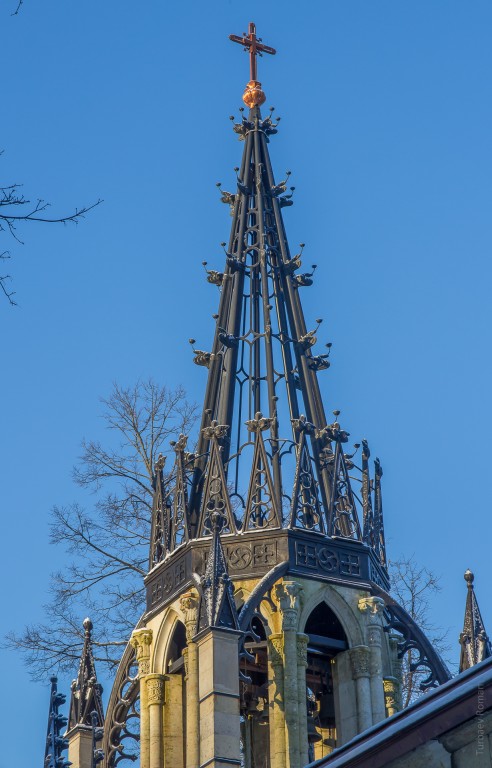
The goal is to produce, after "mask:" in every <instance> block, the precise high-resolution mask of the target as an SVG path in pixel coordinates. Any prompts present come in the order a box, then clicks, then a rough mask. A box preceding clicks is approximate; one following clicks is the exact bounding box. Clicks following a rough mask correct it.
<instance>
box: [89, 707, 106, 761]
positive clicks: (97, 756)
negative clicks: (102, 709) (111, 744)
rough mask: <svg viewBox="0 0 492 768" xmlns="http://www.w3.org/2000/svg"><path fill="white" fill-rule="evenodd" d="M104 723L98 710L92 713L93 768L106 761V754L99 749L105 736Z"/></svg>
mask: <svg viewBox="0 0 492 768" xmlns="http://www.w3.org/2000/svg"><path fill="white" fill-rule="evenodd" d="M102 724H103V723H102V721H101V719H100V715H99V713H98V712H97V710H95V709H94V710H93V711H92V712H91V727H92V745H91V768H96V765H98V763H100V762H101V761H102V760H104V752H103V750H102V749H99V748H98V746H97V745H98V743H99V742H100V741H101V739H102V737H103V736H104V728H101V727H99V726H101V725H102Z"/></svg>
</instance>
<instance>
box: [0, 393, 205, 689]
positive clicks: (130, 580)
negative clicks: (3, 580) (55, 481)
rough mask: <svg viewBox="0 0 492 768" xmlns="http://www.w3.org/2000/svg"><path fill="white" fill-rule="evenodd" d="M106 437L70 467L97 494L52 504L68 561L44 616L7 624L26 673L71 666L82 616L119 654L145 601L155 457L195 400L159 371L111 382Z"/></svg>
mask: <svg viewBox="0 0 492 768" xmlns="http://www.w3.org/2000/svg"><path fill="white" fill-rule="evenodd" d="M102 404H103V413H102V418H103V419H104V421H105V422H106V426H107V428H108V441H107V444H105V445H103V444H102V443H101V442H99V441H91V440H84V441H83V442H82V454H81V456H80V459H79V463H78V465H77V466H76V467H75V469H74V472H73V477H74V481H75V483H76V484H77V485H78V486H80V488H82V489H84V490H86V491H89V492H91V493H92V494H93V499H94V501H93V503H92V504H91V506H90V508H89V509H85V508H83V507H82V506H81V505H80V504H71V505H69V506H63V507H59V506H57V507H55V508H54V509H53V512H52V515H53V518H52V525H51V541H52V542H53V543H54V544H55V545H57V546H60V547H64V548H65V549H66V551H67V553H68V555H69V561H68V563H67V562H66V560H67V558H64V562H63V567H62V568H61V569H60V570H59V571H57V572H56V573H54V574H52V583H51V592H52V595H51V598H52V599H51V602H50V603H49V605H47V606H46V620H45V621H44V622H43V623H42V624H40V625H37V626H27V627H26V628H25V629H24V631H23V632H22V633H21V634H16V633H14V632H11V633H9V635H8V636H7V638H6V645H7V646H8V647H11V648H15V649H18V650H20V651H21V652H22V654H23V656H24V659H25V662H26V664H27V666H28V668H29V671H30V674H31V675H32V676H33V678H35V679H41V678H44V677H45V676H46V675H47V674H48V673H51V672H52V671H53V670H61V671H73V669H74V666H75V667H76V665H77V660H78V659H79V657H80V651H81V647H82V642H83V629H82V624H81V623H82V620H83V619H84V616H85V615H87V614H88V615H90V617H91V619H92V621H93V623H94V646H95V655H96V658H97V660H98V662H100V663H104V664H105V665H106V666H107V667H109V668H113V667H114V666H115V665H116V664H118V662H119V659H120V657H121V653H122V650H123V647H124V646H125V645H126V643H127V641H128V637H129V635H130V632H131V630H132V629H133V628H134V626H135V624H136V623H137V621H138V619H139V617H140V615H141V614H142V613H143V611H144V608H145V600H144V593H143V577H144V576H145V575H146V573H147V566H148V557H149V540H150V521H151V509H152V496H153V479H154V477H153V475H154V464H155V461H156V459H157V457H158V455H159V453H163V454H165V453H166V452H168V451H169V450H170V445H169V443H170V441H171V440H172V438H173V437H174V438H176V437H177V436H178V435H179V433H180V432H184V433H189V431H190V429H191V428H192V427H193V424H194V423H195V419H196V407H195V406H194V405H192V404H190V403H189V402H188V401H187V400H186V395H185V392H184V390H183V388H182V387H178V388H177V389H174V390H170V389H167V388H166V387H160V386H158V385H157V384H156V383H154V382H153V381H146V382H138V383H137V384H136V385H135V386H134V387H131V388H127V389H125V388H122V387H119V386H117V385H115V386H114V388H113V391H112V393H111V395H110V397H109V398H108V399H105V400H102Z"/></svg>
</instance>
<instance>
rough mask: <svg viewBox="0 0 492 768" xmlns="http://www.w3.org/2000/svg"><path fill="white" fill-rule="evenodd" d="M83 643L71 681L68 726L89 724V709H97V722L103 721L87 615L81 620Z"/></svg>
mask: <svg viewBox="0 0 492 768" xmlns="http://www.w3.org/2000/svg"><path fill="white" fill-rule="evenodd" d="M82 626H83V628H84V645H83V648H82V654H81V657H80V665H79V672H78V675H77V679H76V680H74V681H73V683H72V697H71V700H70V714H69V719H68V728H69V730H70V729H71V728H74V727H75V726H77V725H91V711H92V710H95V711H97V714H98V717H99V722H100V723H101V725H102V724H103V722H104V712H103V704H102V698H101V694H102V685H100V684H99V683H98V682H97V674H96V667H95V664H94V655H93V652H92V628H93V625H92V621H91V620H90V619H89V617H87V618H85V619H84V621H83V622H82Z"/></svg>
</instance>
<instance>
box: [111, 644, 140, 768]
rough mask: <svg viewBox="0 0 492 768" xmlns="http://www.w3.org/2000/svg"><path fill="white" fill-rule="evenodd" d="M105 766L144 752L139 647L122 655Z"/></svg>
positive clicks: (125, 761)
mask: <svg viewBox="0 0 492 768" xmlns="http://www.w3.org/2000/svg"><path fill="white" fill-rule="evenodd" d="M102 751H103V753H104V762H103V766H104V768H116V766H117V765H121V768H123V766H126V765H130V763H135V761H136V760H138V757H139V754H140V685H139V680H138V666H137V661H136V657H135V649H134V648H133V647H132V646H131V645H130V644H129V645H127V647H126V649H125V652H124V654H123V656H122V659H121V662H120V665H119V667H118V671H117V673H116V678H115V682H114V685H113V689H112V692H111V697H110V699H109V702H108V708H107V712H106V718H105V726H104V738H103V743H102Z"/></svg>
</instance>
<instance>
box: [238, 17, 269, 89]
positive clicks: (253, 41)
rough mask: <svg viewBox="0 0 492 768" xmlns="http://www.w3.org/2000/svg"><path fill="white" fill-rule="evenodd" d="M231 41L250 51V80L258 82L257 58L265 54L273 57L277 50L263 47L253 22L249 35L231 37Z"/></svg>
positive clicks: (250, 25) (249, 28)
mask: <svg viewBox="0 0 492 768" xmlns="http://www.w3.org/2000/svg"><path fill="white" fill-rule="evenodd" d="M229 40H232V42H233V43H239V44H240V45H242V46H243V47H244V49H245V50H247V51H249V75H250V77H249V79H250V80H257V79H258V78H257V67H256V56H257V54H260V56H261V55H262V54H263V53H271V54H272V55H273V54H275V53H277V51H276V50H275V48H270V46H269V45H263V43H262V42H261V37H256V25H255V24H253V22H252V21H251V22H250V23H249V27H248V34H246V33H245V32H244V33H243V37H239V36H238V35H229Z"/></svg>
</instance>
